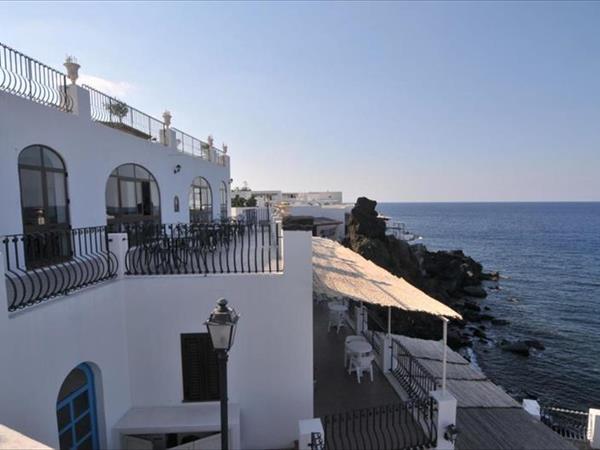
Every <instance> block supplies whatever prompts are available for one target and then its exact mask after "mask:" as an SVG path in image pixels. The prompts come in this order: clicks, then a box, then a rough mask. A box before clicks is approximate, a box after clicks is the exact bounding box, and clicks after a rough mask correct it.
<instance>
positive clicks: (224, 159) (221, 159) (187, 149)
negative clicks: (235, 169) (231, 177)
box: [171, 128, 229, 166]
mask: <svg viewBox="0 0 600 450" xmlns="http://www.w3.org/2000/svg"><path fill="white" fill-rule="evenodd" d="M171 130H172V131H173V132H175V140H176V143H177V150H179V151H180V152H183V153H188V154H190V155H192V156H195V157H197V158H202V159H205V160H207V161H210V162H213V163H215V164H218V165H220V166H228V165H229V157H228V156H227V155H226V154H225V152H223V151H222V150H219V149H217V148H215V147H212V146H211V145H209V144H208V143H207V142H203V141H201V140H200V139H198V138H195V137H194V136H190V135H189V134H187V133H184V132H183V131H181V130H178V129H177V128H171Z"/></svg>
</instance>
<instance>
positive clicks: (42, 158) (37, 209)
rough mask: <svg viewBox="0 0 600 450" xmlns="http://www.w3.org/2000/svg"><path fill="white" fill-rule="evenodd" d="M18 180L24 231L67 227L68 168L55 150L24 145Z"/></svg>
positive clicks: (20, 157) (40, 146)
mask: <svg viewBox="0 0 600 450" xmlns="http://www.w3.org/2000/svg"><path fill="white" fill-rule="evenodd" d="M19 180H20V184H21V211H22V214H23V229H24V232H25V233H29V232H38V231H44V230H55V229H57V228H63V229H66V228H68V227H69V200H68V196H67V171H66V169H65V163H64V162H63V160H62V158H61V157H60V156H59V155H58V153H56V152H55V151H54V150H52V149H50V148H48V147H44V146H43V145H32V146H30V147H27V148H25V149H24V150H23V151H22V152H21V153H20V154H19Z"/></svg>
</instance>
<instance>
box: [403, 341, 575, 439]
mask: <svg viewBox="0 0 600 450" xmlns="http://www.w3.org/2000/svg"><path fill="white" fill-rule="evenodd" d="M394 338H395V339H397V340H398V341H399V342H400V343H401V344H402V345H403V346H404V347H405V348H406V349H407V350H408V351H409V352H410V353H411V354H412V355H413V356H415V357H416V358H417V359H418V360H419V362H420V363H421V364H422V365H423V366H425V368H426V369H427V370H428V371H429V372H430V373H431V374H432V375H433V376H434V377H435V378H436V380H438V382H439V383H440V384H441V380H442V355H443V344H442V342H440V341H426V340H422V339H415V338H409V337H406V336H395V337H394ZM446 379H447V388H448V391H450V392H451V393H452V395H454V396H455V397H456V399H457V402H458V410H457V420H456V426H457V427H458V429H459V435H458V441H457V444H456V448H457V449H458V450H505V449H506V450H509V449H510V450H563V449H564V450H567V449H571V450H572V449H574V448H575V447H573V446H572V445H571V443H570V442H568V441H566V440H565V439H563V438H562V437H561V436H559V435H558V434H557V433H555V432H554V431H552V430H551V429H550V428H548V427H547V426H546V425H544V424H543V423H541V422H540V421H539V420H537V419H535V418H534V417H532V416H531V415H529V414H528V413H527V412H526V411H525V410H523V408H521V405H520V404H519V403H518V402H517V401H515V400H514V399H513V398H512V397H511V396H510V395H508V394H507V393H506V392H504V390H503V389H502V388H501V387H500V386H497V385H496V384H494V383H492V382H491V381H490V380H489V379H488V378H487V377H486V376H485V374H483V373H482V372H481V371H479V370H477V369H475V368H474V367H472V366H471V365H470V364H469V362H468V361H467V360H466V359H464V358H463V357H462V356H460V355H459V354H458V353H456V352H454V351H452V350H451V349H448V365H447V376H446Z"/></svg>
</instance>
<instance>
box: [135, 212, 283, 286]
mask: <svg viewBox="0 0 600 450" xmlns="http://www.w3.org/2000/svg"><path fill="white" fill-rule="evenodd" d="M124 228H125V231H126V232H127V234H128V240H129V249H128V251H127V256H126V270H127V274H128V275H174V274H206V273H215V274H216V273H265V272H280V271H281V270H282V269H283V260H282V255H281V247H282V246H281V240H282V235H281V232H280V226H279V224H277V223H269V224H259V225H246V224H241V223H235V222H232V223H210V224H200V223H198V224H196V223H192V224H171V225H165V224H162V225H161V224H145V225H130V226H127V225H126V226H124Z"/></svg>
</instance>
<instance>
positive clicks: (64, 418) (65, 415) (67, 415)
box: [56, 403, 71, 430]
mask: <svg viewBox="0 0 600 450" xmlns="http://www.w3.org/2000/svg"><path fill="white" fill-rule="evenodd" d="M56 417H57V419H58V429H59V430H62V429H63V428H64V427H66V426H67V425H68V424H69V422H71V409H70V408H69V404H68V403H67V404H66V405H65V406H63V407H62V408H60V409H59V410H58V412H57V413H56Z"/></svg>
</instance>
